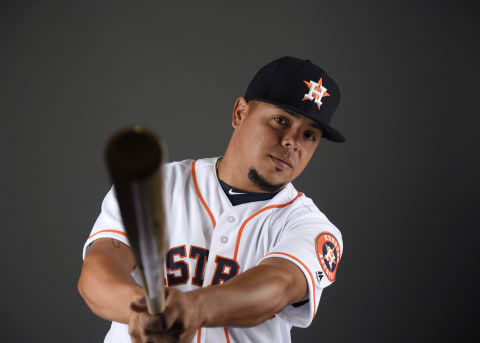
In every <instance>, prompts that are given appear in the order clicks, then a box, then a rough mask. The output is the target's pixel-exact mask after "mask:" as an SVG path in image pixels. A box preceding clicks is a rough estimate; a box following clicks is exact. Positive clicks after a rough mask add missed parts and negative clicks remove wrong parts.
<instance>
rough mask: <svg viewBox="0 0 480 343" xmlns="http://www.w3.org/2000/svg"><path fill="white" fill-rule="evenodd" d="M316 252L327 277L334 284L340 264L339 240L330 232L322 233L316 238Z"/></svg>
mask: <svg viewBox="0 0 480 343" xmlns="http://www.w3.org/2000/svg"><path fill="white" fill-rule="evenodd" d="M315 250H316V252H317V258H318V262H320V266H321V267H322V270H323V272H324V274H325V277H326V278H327V279H328V280H329V281H330V282H334V281H335V275H336V273H337V266H338V263H339V262H340V245H339V244H338V240H337V239H336V238H335V236H334V235H332V234H331V233H330V232H322V233H320V234H319V235H318V236H317V238H315Z"/></svg>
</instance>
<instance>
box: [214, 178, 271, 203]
mask: <svg viewBox="0 0 480 343" xmlns="http://www.w3.org/2000/svg"><path fill="white" fill-rule="evenodd" d="M218 181H219V182H220V185H221V186H222V188H223V191H224V192H225V194H226V195H227V197H228V199H230V202H231V203H232V205H234V206H235V205H240V204H245V203H247V202H252V201H264V200H270V199H272V198H273V197H274V196H275V195H277V194H278V192H275V193H251V192H245V191H242V190H240V189H237V188H233V187H232V186H229V185H227V184H226V183H225V182H223V181H222V180H220V179H218Z"/></svg>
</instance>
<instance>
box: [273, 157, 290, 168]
mask: <svg viewBox="0 0 480 343" xmlns="http://www.w3.org/2000/svg"><path fill="white" fill-rule="evenodd" d="M269 157H270V159H271V160H272V162H273V164H275V166H276V167H277V168H279V169H280V170H285V169H289V168H293V167H292V162H290V161H289V160H288V159H285V158H280V157H276V156H272V155H269Z"/></svg>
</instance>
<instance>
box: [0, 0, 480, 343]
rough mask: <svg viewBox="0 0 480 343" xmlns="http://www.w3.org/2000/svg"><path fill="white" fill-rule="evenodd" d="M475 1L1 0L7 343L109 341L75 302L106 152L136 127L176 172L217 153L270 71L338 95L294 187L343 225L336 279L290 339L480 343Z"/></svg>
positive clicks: (0, 185) (103, 186) (102, 326)
mask: <svg viewBox="0 0 480 343" xmlns="http://www.w3.org/2000/svg"><path fill="white" fill-rule="evenodd" d="M479 14H480V12H479V6H478V5H477V2H474V1H456V2H454V1H380V0H379V1H354V0H352V1H332V0H329V1H319V0H317V1H282V0H277V1H241V2H240V1H237V2H229V1H216V2H209V1H197V2H192V3H187V2H179V3H178V4H173V2H166V1H165V2H161V1H149V2H146V1H73V2H72V1H31V2H27V1H16V2H13V1H10V2H8V1H2V2H1V5H0V87H1V91H0V113H1V132H2V134H1V135H0V140H1V144H0V152H1V154H0V156H1V180H2V181H1V182H0V189H1V216H2V219H3V220H2V239H1V241H2V249H1V253H0V254H1V263H2V279H1V280H2V282H1V288H0V294H1V301H2V306H1V307H2V316H1V318H2V320H1V322H0V325H1V329H2V332H1V335H0V339H1V340H2V342H82V343H83V342H101V341H102V340H103V336H104V333H105V332H106V330H107V327H108V325H109V324H108V323H107V322H106V321H104V320H102V319H99V318H97V317H96V316H95V315H93V314H92V313H91V312H90V311H89V310H88V308H87V307H86V305H85V304H84V303H83V301H82V299H81V298H80V296H79V295H78V293H77V289H76V283H77V280H78V276H79V272H80V267H81V262H82V261H81V250H82V246H83V243H84V241H85V239H86V237H87V236H88V234H89V231H90V229H91V226H92V224H93V222H94V220H95V218H96V216H97V215H98V213H99V208H100V203H101V200H102V198H103V196H104V194H105V192H106V191H107V189H108V188H109V181H108V178H107V174H106V170H105V166H104V162H103V148H104V145H105V142H106V140H107V138H108V137H109V136H110V135H111V134H112V133H113V132H114V131H115V130H117V129H118V128H122V127H125V126H128V125H132V124H136V123H139V124H143V125H145V126H147V127H149V128H151V129H153V130H155V131H156V132H158V133H159V134H160V135H161V136H162V137H164V139H165V140H166V141H167V143H168V147H169V151H170V156H169V159H170V160H180V159H185V158H199V157H208V156H216V155H221V154H222V153H223V151H224V149H225V146H226V144H227V142H228V138H229V137H230V134H231V132H232V128H231V121H230V116H231V111H232V107H233V103H234V101H235V99H236V97H237V96H241V95H243V94H244V90H245V87H246V85H247V83H248V81H249V80H250V78H251V77H252V76H253V74H254V73H255V72H256V70H257V69H258V68H259V67H260V66H262V65H263V64H265V63H267V62H269V61H270V60H272V59H274V58H276V57H279V56H283V55H293V56H298V57H303V58H309V59H311V60H313V61H314V62H316V63H318V64H320V65H321V66H323V67H324V68H325V69H326V70H327V71H328V72H329V73H330V74H331V75H332V76H333V77H334V78H335V79H336V80H337V81H338V84H339V85H340V88H341V91H342V102H341V105H340V108H339V110H338V111H337V113H336V115H335V117H334V120H333V124H334V126H335V127H337V128H338V129H339V130H340V131H341V132H343V133H344V134H345V135H346V137H347V142H346V143H345V144H334V143H330V142H327V141H324V142H321V144H320V147H319V149H318V151H317V153H316V155H315V157H314V159H313V161H312V162H311V164H310V165H309V166H308V168H307V170H306V171H305V172H304V174H303V175H301V177H300V178H299V179H297V180H296V181H295V182H294V183H295V185H296V186H297V188H298V189H300V190H301V191H303V192H305V193H306V194H307V195H309V196H310V197H312V198H313V199H314V200H315V201H316V203H317V205H318V206H319V207H320V209H321V210H322V211H324V212H325V213H326V214H327V216H328V217H329V218H330V219H331V220H332V221H333V222H334V223H335V224H336V225H337V226H338V227H339V228H340V229H341V230H342V232H343V236H344V243H345V254H344V255H343V259H342V263H341V264H340V269H339V271H338V274H337V282H336V283H335V284H334V285H333V286H331V287H329V288H328V289H327V290H326V291H325V292H324V294H323V296H322V299H321V302H320V306H319V309H318V313H317V316H316V318H315V321H314V322H313V324H312V325H311V326H310V327H309V328H308V329H294V330H293V340H294V342H366V341H368V342H420V341H434V340H437V339H440V338H450V339H453V338H456V341H459V342H460V341H473V340H474V337H476V338H477V339H478V336H479V335H478V333H477V331H478V329H477V326H478V322H479V319H480V318H479V314H478V306H479V301H478V296H477V294H476V293H477V290H478V289H479V283H478V278H477V277H476V274H477V273H478V268H477V267H476V266H477V262H478V260H479V252H478V251H479V248H478V244H479V234H478V229H479V226H478V223H477V222H476V216H477V214H478V209H479V197H478V195H479V181H478V175H479V171H480V167H479V153H478V147H479V144H478V143H479V142H478V141H479V140H478V138H477V134H478V132H479V128H480V125H479V121H480V119H479V111H478V109H479V106H478V98H479V96H478V91H479V87H478V80H479V79H480V78H479V77H480V73H479V67H478V61H479V57H480V56H479V46H478V45H479V43H478V42H479V34H478V33H479Z"/></svg>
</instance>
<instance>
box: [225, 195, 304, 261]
mask: <svg viewBox="0 0 480 343" xmlns="http://www.w3.org/2000/svg"><path fill="white" fill-rule="evenodd" d="M301 195H302V193H300V192H298V193H297V196H296V197H295V198H293V200H291V201H289V202H287V203H285V204H280V205H270V206H267V207H264V208H262V209H261V210H259V211H258V212H255V213H254V214H252V215H251V216H250V217H248V218H247V219H245V221H244V222H243V223H242V226H241V227H240V231H239V232H238V235H237V243H236V245H235V253H234V254H233V259H234V260H236V259H237V255H238V247H239V245H240V239H241V238H242V233H243V229H245V225H247V223H248V222H249V221H250V220H252V219H253V218H254V217H256V216H257V215H259V214H260V213H262V212H264V211H266V210H270V209H272V208H281V207H285V206H288V205H290V204H292V203H293V202H294V201H295V200H297V199H298V198H299V197H300V196H301Z"/></svg>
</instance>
